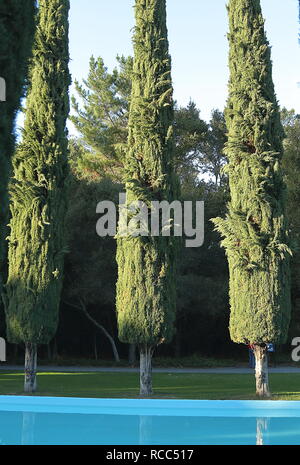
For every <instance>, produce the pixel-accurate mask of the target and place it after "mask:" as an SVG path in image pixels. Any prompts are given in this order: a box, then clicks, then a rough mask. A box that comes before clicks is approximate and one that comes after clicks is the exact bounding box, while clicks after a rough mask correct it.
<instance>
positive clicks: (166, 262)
mask: <svg viewBox="0 0 300 465" xmlns="http://www.w3.org/2000/svg"><path fill="white" fill-rule="evenodd" d="M135 15H136V28H135V36H134V72H133V80H132V95H131V106H130V112H129V138H128V152H127V155H126V162H125V168H126V175H127V182H126V193H127V202H128V205H129V204H131V202H133V201H143V202H145V203H146V205H148V206H149V208H151V206H150V202H151V201H152V200H167V201H172V200H173V199H174V197H175V195H176V193H175V190H176V187H175V184H176V183H175V176H174V172H173V159H172V157H173V155H172V150H173V129H172V124H173V100H172V91H173V89H172V83H171V60H170V56H169V51H168V39H167V26H166V2H165V0H146V1H145V0H136V4H135ZM175 242H176V241H175V240H174V237H162V236H159V237H153V236H148V237H142V236H137V237H123V238H122V237H119V238H118V251H117V261H118V282H117V313H118V328H119V338H120V340H121V341H123V342H127V343H136V344H138V345H139V350H140V393H141V395H151V393H152V379H151V359H152V354H153V350H154V348H155V347H156V346H157V345H158V344H161V343H163V342H165V341H169V340H170V339H171V338H172V336H173V322H174V319H175V305H176V302H175V256H176V253H175V249H176V244H175Z"/></svg>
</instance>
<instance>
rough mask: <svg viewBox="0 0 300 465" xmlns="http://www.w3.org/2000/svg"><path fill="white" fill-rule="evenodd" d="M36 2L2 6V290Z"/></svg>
mask: <svg viewBox="0 0 300 465" xmlns="http://www.w3.org/2000/svg"><path fill="white" fill-rule="evenodd" d="M34 15H35V0H1V2H0V76H1V78H3V79H4V80H5V84H6V101H3V102H0V287H1V286H2V284H3V283H4V282H5V279H6V268H7V267H6V246H5V237H6V236H7V223H8V195H7V189H8V181H9V177H10V170H11V157H12V154H13V150H14V144H15V134H14V125H15V118H16V114H17V111H18V109H19V106H20V99H21V96H22V95H23V91H24V84H25V78H26V73H27V65H28V58H29V55H30V53H31V48H32V40H33V34H34Z"/></svg>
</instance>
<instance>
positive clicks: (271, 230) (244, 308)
mask: <svg viewBox="0 0 300 465" xmlns="http://www.w3.org/2000/svg"><path fill="white" fill-rule="evenodd" d="M229 23H230V32H229V43H230V56H229V65H230V81H229V99H228V104H227V109H226V122H227V129H228V143H227V145H226V155H227V157H228V165H227V172H228V175H229V184H230V193H231V200H230V203H229V206H228V214H227V217H226V219H225V220H222V219H215V220H214V221H215V224H216V226H217V229H218V230H219V231H220V232H221V233H222V235H223V236H224V240H223V242H222V244H223V246H224V247H225V249H226V253H227V257H228V264H229V272H230V305H231V316H230V328H229V329H230V335H231V339H232V340H233V341H234V342H237V343H244V344H249V345H250V346H252V348H253V350H254V354H255V360H256V391H257V394H258V395H260V396H269V386H268V370H267V344H268V343H275V344H281V343H284V342H285V341H286V338H287V332H288V327H289V321H290V282H289V281H290V279H289V255H290V250H289V247H288V237H287V227H286V219H285V186H284V182H283V176H282V169H281V160H282V155H283V147H282V140H283V136H284V134H283V129H282V126H281V122H280V115H279V109H278V104H277V100H276V96H275V92H274V85H273V81H272V64H271V58H270V47H269V43H268V41H267V38H266V35H265V31H264V20H263V17H262V12H261V6H260V2H259V0H230V2H229Z"/></svg>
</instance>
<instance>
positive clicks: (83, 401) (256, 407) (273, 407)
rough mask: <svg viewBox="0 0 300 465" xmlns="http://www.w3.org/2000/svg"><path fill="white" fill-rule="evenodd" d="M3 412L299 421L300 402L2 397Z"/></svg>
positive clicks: (0, 401) (1, 409) (0, 408)
mask: <svg viewBox="0 0 300 465" xmlns="http://www.w3.org/2000/svg"><path fill="white" fill-rule="evenodd" d="M0 411H6V412H9V411H10V412H35V413H69V414H72V413H75V414H94V415H95V414H97V415H137V416H174V417H177V416H185V417H189V416H193V417H194V416H205V417H255V418H258V417H260V418H265V417H268V418H270V417H273V418H274V417H300V401H277V400H276V401H273V400H188V399H187V400H184V399H176V400H175V399H107V398H105V399H103V398H81V397H44V396H43V397H40V396H0Z"/></svg>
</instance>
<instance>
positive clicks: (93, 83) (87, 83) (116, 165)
mask: <svg viewBox="0 0 300 465" xmlns="http://www.w3.org/2000/svg"><path fill="white" fill-rule="evenodd" d="M117 62H118V65H119V66H118V68H115V69H114V70H113V72H112V73H111V74H110V73H109V72H108V70H107V68H106V67H105V66H104V62H103V59H102V58H101V57H99V58H98V59H97V60H95V58H94V57H91V59H90V68H89V74H88V77H87V79H86V80H84V81H83V84H79V83H78V81H75V86H76V91H77V94H78V96H79V101H77V100H76V98H75V97H73V98H72V104H73V105H72V106H73V109H74V114H73V115H72V116H71V121H72V122H73V124H74V125H75V128H76V129H77V131H78V132H79V133H80V135H81V142H82V147H83V148H84V149H85V150H84V163H85V164H86V165H88V166H89V167H90V169H93V170H95V169H96V170H97V171H98V172H100V173H101V174H102V175H106V176H110V177H111V178H112V179H115V180H117V181H121V180H122V168H123V163H124V157H125V147H126V142H127V136H128V111H129V100H130V93H131V78H132V66H133V64H132V62H133V60H132V58H131V57H127V58H125V57H124V56H118V57H117ZM80 103H82V105H80Z"/></svg>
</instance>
